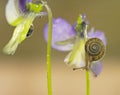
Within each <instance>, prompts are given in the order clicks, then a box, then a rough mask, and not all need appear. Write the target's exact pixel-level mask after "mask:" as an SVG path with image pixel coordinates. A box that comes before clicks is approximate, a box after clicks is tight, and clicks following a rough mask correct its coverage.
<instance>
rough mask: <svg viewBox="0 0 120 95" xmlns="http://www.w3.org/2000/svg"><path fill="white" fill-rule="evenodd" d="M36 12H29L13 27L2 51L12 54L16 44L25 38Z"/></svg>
mask: <svg viewBox="0 0 120 95" xmlns="http://www.w3.org/2000/svg"><path fill="white" fill-rule="evenodd" d="M35 17H36V14H34V13H30V14H29V15H28V16H27V17H26V18H24V20H23V21H22V22H21V23H20V24H19V25H18V26H17V27H16V28H15V30H14V33H13V36H12V38H11V40H10V41H9V42H8V44H7V45H6V46H5V48H4V50H3V51H4V53H6V54H11V55H13V54H14V53H15V51H16V49H17V47H18V45H19V44H20V43H21V42H22V41H24V40H25V38H26V36H27V33H28V31H29V29H30V26H31V25H32V22H33V20H34V18H35Z"/></svg>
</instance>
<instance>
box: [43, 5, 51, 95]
mask: <svg viewBox="0 0 120 95" xmlns="http://www.w3.org/2000/svg"><path fill="white" fill-rule="evenodd" d="M44 6H45V7H46V9H47V12H48V20H49V22H48V26H49V27H48V44H47V87H48V95H52V80H51V41H52V12H51V9H50V7H49V6H48V5H47V4H45V5H44Z"/></svg>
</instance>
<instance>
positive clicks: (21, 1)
mask: <svg viewBox="0 0 120 95" xmlns="http://www.w3.org/2000/svg"><path fill="white" fill-rule="evenodd" d="M31 1H32V0H19V8H20V10H21V11H22V12H25V5H26V3H27V2H31Z"/></svg>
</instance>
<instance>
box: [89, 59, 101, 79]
mask: <svg viewBox="0 0 120 95" xmlns="http://www.w3.org/2000/svg"><path fill="white" fill-rule="evenodd" d="M102 68H103V65H102V63H101V62H100V61H98V62H92V63H91V64H90V70H91V72H92V73H93V74H94V76H96V77H97V76H98V75H99V74H100V73H101V71H102Z"/></svg>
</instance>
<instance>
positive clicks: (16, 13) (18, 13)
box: [5, 0, 32, 26]
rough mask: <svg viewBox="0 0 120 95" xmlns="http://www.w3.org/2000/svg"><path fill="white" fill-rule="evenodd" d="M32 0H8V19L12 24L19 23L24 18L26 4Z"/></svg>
mask: <svg viewBox="0 0 120 95" xmlns="http://www.w3.org/2000/svg"><path fill="white" fill-rule="evenodd" d="M31 1H32V0H8V3H7V5H6V13H5V15H6V19H7V21H8V23H9V24H10V25H12V26H16V25H18V24H19V23H20V22H21V21H22V20H23V13H24V11H25V5H26V3H27V2H31Z"/></svg>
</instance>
